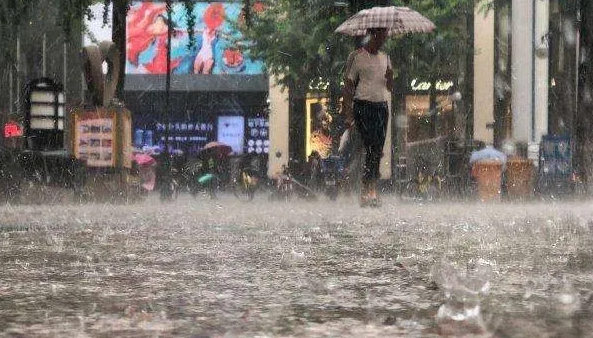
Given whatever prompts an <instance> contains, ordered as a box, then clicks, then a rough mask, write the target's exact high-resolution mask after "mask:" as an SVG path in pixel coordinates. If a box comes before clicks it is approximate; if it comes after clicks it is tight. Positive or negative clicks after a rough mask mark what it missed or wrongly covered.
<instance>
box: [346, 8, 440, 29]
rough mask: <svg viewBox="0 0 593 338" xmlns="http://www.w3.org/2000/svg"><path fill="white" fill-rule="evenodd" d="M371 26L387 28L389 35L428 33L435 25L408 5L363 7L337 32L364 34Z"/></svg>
mask: <svg viewBox="0 0 593 338" xmlns="http://www.w3.org/2000/svg"><path fill="white" fill-rule="evenodd" d="M369 28H387V29H389V33H388V34H389V35H402V34H407V33H428V32H431V31H432V30H433V29H434V28H435V25H434V23H432V21H430V20H428V19H427V18H425V17H424V16H423V15H422V14H420V13H418V12H416V11H415V10H413V9H410V8H408V7H396V6H390V7H373V8H370V9H363V10H361V11H359V12H358V13H356V14H354V15H353V16H351V17H350V18H349V19H348V20H346V21H344V22H343V23H342V24H341V25H340V26H339V27H338V28H336V31H335V32H336V33H341V34H346V35H350V36H363V35H366V34H367V30H368V29H369Z"/></svg>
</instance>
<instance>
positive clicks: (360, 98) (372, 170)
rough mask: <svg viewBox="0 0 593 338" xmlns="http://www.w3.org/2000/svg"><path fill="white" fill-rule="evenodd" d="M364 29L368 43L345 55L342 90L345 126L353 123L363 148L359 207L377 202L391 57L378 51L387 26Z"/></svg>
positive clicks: (389, 84) (388, 98) (387, 116)
mask: <svg viewBox="0 0 593 338" xmlns="http://www.w3.org/2000/svg"><path fill="white" fill-rule="evenodd" d="M367 32H368V35H369V37H370V39H369V41H368V43H367V44H366V45H365V46H363V47H362V48H359V49H357V50H355V51H353V52H351V53H350V55H349V56H348V60H347V62H346V69H345V74H344V77H345V79H344V83H345V85H344V89H343V92H342V114H343V115H344V117H345V123H346V127H347V128H352V127H354V126H356V128H357V129H358V131H359V132H360V135H361V137H362V141H363V144H364V148H365V150H366V155H365V160H364V168H363V175H362V187H361V194H360V205H361V206H362V207H365V206H379V205H380V202H379V197H378V194H377V182H378V180H379V164H380V161H381V157H382V156H383V144H384V143H385V135H386V133H387V121H388V118H389V113H388V111H389V109H388V107H389V106H388V102H389V100H390V97H391V89H392V86H393V68H392V66H391V60H390V59H389V56H387V55H386V54H385V53H383V52H381V51H380V49H381V47H382V46H383V44H384V43H385V40H386V38H387V35H388V29H386V28H370V29H368V31H367Z"/></svg>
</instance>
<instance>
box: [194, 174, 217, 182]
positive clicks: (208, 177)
mask: <svg viewBox="0 0 593 338" xmlns="http://www.w3.org/2000/svg"><path fill="white" fill-rule="evenodd" d="M214 177H215V176H214V175H213V174H204V175H202V176H200V177H199V178H198V183H200V184H206V183H208V182H210V181H212V180H213V179H214Z"/></svg>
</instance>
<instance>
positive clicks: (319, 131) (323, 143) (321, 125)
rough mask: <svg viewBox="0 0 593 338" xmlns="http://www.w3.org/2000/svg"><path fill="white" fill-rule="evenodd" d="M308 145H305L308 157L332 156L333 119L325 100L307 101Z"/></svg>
mask: <svg viewBox="0 0 593 338" xmlns="http://www.w3.org/2000/svg"><path fill="white" fill-rule="evenodd" d="M306 104H307V106H306V114H307V115H306V116H307V143H306V145H305V147H306V149H305V151H306V153H307V156H309V155H310V154H311V153H312V152H314V151H315V152H317V153H319V155H320V156H321V157H322V158H327V157H328V156H329V155H330V154H331V150H332V142H333V139H332V137H331V133H330V126H331V121H332V118H331V116H330V115H329V114H328V112H327V109H326V106H327V104H328V100H327V99H325V98H319V99H317V98H315V99H307V101H306Z"/></svg>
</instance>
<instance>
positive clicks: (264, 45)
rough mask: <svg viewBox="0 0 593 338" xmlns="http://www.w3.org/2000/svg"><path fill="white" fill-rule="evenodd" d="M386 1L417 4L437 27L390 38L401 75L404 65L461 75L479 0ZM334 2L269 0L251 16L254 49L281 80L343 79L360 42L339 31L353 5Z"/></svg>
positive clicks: (431, 73) (321, 83)
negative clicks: (469, 20) (339, 5)
mask: <svg viewBox="0 0 593 338" xmlns="http://www.w3.org/2000/svg"><path fill="white" fill-rule="evenodd" d="M385 2H386V3H389V2H391V3H392V4H393V5H395V6H407V7H410V8H413V9H415V10H417V11H419V12H420V13H422V14H423V15H425V16H426V17H428V18H429V19H431V20H432V21H433V22H434V23H435V25H436V26H437V29H436V30H435V31H434V32H433V33H430V34H412V35H407V36H403V37H397V38H393V39H389V40H388V43H387V44H386V46H385V49H386V51H387V52H388V53H389V54H390V55H391V58H392V62H393V64H394V68H395V70H396V76H397V75H398V70H404V69H405V73H407V74H413V76H416V77H421V78H424V79H436V78H443V77H452V76H455V75H456V74H457V73H458V70H459V63H458V62H459V60H460V59H461V58H462V57H464V56H466V55H467V53H473V50H472V45H473V42H472V41H470V36H469V34H468V32H467V27H466V25H465V21H464V18H465V17H466V16H471V15H473V13H474V0H405V1H404V0H388V1H385ZM333 3H334V1H330V0H298V1H295V0H276V1H268V2H267V4H266V11H265V12H264V13H262V14H260V15H254V16H253V17H252V18H251V21H252V24H251V25H250V26H249V27H246V28H245V29H244V34H245V35H246V36H247V38H249V39H251V40H252V41H254V45H253V46H252V48H251V52H252V54H254V56H255V57H257V58H260V59H262V60H263V61H264V63H265V64H266V66H267V67H268V70H269V72H270V73H271V74H273V75H275V76H276V77H278V78H279V79H280V83H281V84H283V85H288V84H291V83H304V84H305V85H308V86H309V87H312V88H317V89H324V88H325V85H326V84H327V83H328V82H330V81H337V83H339V81H340V80H341V77H342V71H343V67H344V62H345V59H346V57H347V55H348V53H349V51H350V50H352V48H354V41H353V39H352V38H351V37H346V36H342V35H339V34H336V33H334V32H333V31H334V29H335V28H336V27H337V26H338V25H339V24H340V23H341V22H343V21H344V20H345V19H346V18H348V17H349V16H351V15H352V14H354V13H352V12H351V11H350V10H349V9H348V8H336V7H334V6H333ZM362 5H364V4H362ZM369 6H370V5H369ZM366 7H368V6H366ZM399 74H400V75H401V74H402V72H401V71H400V72H399Z"/></svg>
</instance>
